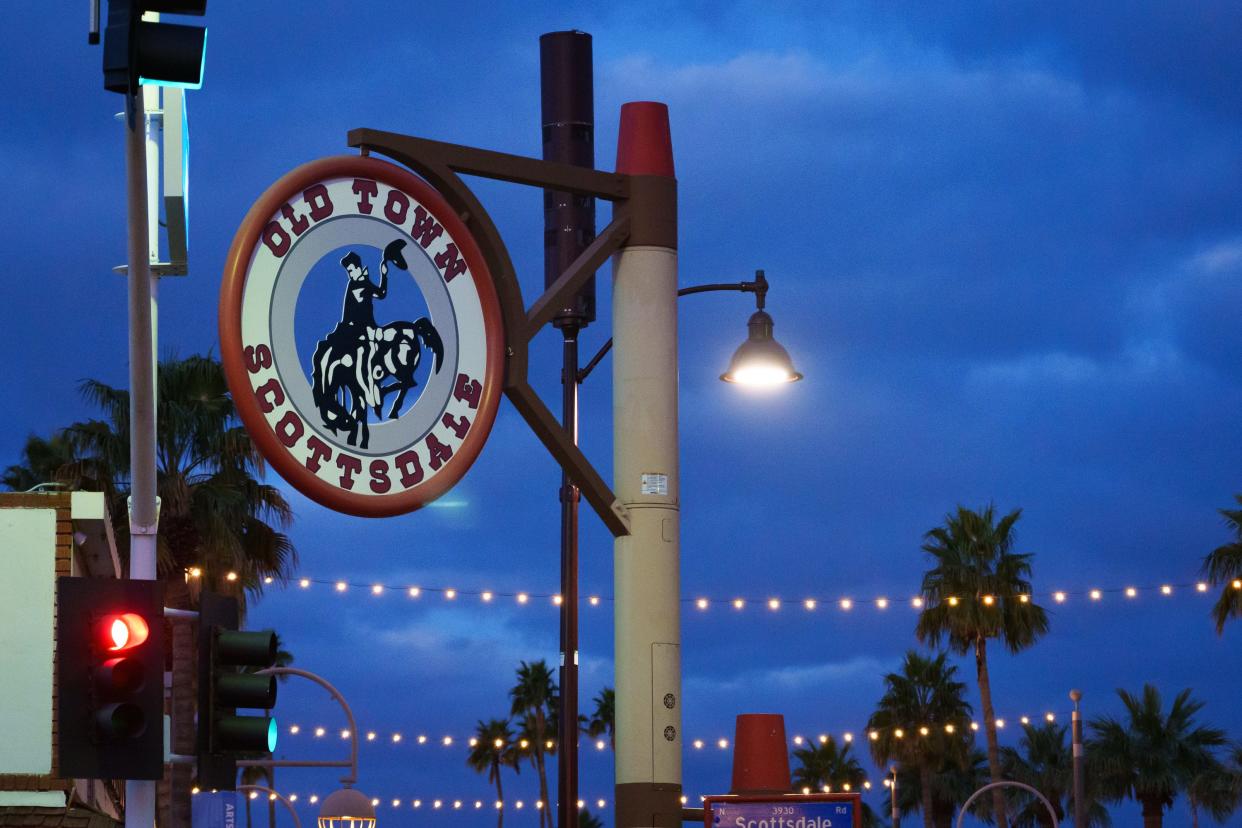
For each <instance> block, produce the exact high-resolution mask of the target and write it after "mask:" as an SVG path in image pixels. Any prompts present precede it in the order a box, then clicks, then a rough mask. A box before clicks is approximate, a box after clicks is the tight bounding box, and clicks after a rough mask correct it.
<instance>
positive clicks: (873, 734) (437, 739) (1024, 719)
mask: <svg viewBox="0 0 1242 828" xmlns="http://www.w3.org/2000/svg"><path fill="white" fill-rule="evenodd" d="M1064 716H1068V714H1067V713H1065V712H1064V711H1062V712H1061V713H1057V712H1053V711H1048V712H1046V713H1044V714H1043V715H1042V716H1027V715H1022V716H1018V717H1017V721H1018V723H1019V724H1021V725H1031V724H1035V723H1038V722H1040V721H1043V722H1047V723H1055V722H1056V721H1057V720H1058V717H1064ZM1010 721H1012V720H1006V719H1004V718H1000V717H998V718H997V719H996V727H997V728H998V729H999V730H1004V729H1005V727H1006V725H1008V724H1009V722H1010ZM942 727H943V729H944V731H945V732H946V733H950V734H952V733H956V732H957V730H958V729H959V728H969V729H970V730H971V731H974V732H978V731H979V729H980V727H981V724H980V723H979V721H978V720H971V721H966V720H963V721H961V722H958V723H947V724H944V725H942ZM286 730H287V732H288V733H289V734H290V735H291V736H311V737H312V738H316V739H323V738H327V737H328V734H329V733H333V734H334V735H339V737H340V738H341V739H349V738H350V736H351V735H352V734H351V733H350V731H349V730H348V729H333V728H328V727H324V726H323V725H315V726H303V725H300V724H291V725H289V726H288V727H287V728H286ZM886 731H888V732H890V733H891V735H892V736H893V737H894V738H897V739H903V738H906V737H907V736H909V737H910V738H918V737H925V736H929V735H931V731H932V728H931V727H930V726H926V725H923V726H918V727H914V728H912V729H911V730H910V732H908V733H907V732H906V730H904V729H903V728H901V727H892V728H887V729H881V728H864V729H863V730H861V731H859V733H860V734H861V735H860V736H858V737H857V738H864V737H865V738H867V739H870V740H872V741H874V740H877V739H879V738H880V736H881V734H882V733H884V732H886ZM358 735H359V737H360V738H361V739H362V740H363V741H365V742H371V743H376V744H389V745H415V746H430V747H436V746H439V747H445V748H449V747H453V746H455V745H456V746H461V745H465V746H467V747H471V748H473V747H476V746H477V745H478V743H479V740H478V738H477V737H474V736H469V737H461V736H454V735H443V736H429V735H427V734H426V733H419V734H417V735H414V736H409V737H407V736H406V734H405V733H404V732H403V731H399V730H385V731H382V732H381V731H376V730H367V731H359V734H358ZM855 738H856V736H855V733H854V731H851V730H839V731H834V732H821V733H818V734H817V735H814V736H807V735H803V734H801V733H795V734H794V736H793V738H792V740H791V741H792V742H793V744H794V746H795V747H803V746H814V744H815V743H816V742H818V743H819V744H827V742H828V740H829V739H839V740H840V741H842V742H844V743H846V744H849V743H851V742H853V741H854V740H855ZM580 744H582V743H580ZM687 744H688V745H689V746H690V747H691V748H692V749H694V750H697V751H702V750H708V751H710V750H712V749H713V748H714V749H716V750H728V749H729V746H730V744H731V742H730V740H729V739H727V738H725V737H717V738H714V739H691V740H689V741H688V742H687ZM592 745H593V746H594V748H595V749H596V751H605V750H607V749H608V747H609V743H608V741H607V740H604V739H595V740H593V742H592ZM513 746H514V747H516V748H517V749H518V750H519V751H527V750H530V749H531V742H530V741H529V740H527V739H516V740H514V742H513ZM497 747H503V744H498V745H497ZM555 747H556V741H555V740H553V739H548V740H546V741H545V742H544V748H545V749H546V750H553V749H554V748H555Z"/></svg>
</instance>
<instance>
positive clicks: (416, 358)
mask: <svg viewBox="0 0 1242 828" xmlns="http://www.w3.org/2000/svg"><path fill="white" fill-rule="evenodd" d="M403 247H405V240H404V239H396V240H395V241H392V242H390V243H389V244H388V246H387V247H385V248H384V258H383V261H381V262H380V267H379V271H380V279H379V284H378V285H377V284H374V283H373V282H372V281H371V275H370V272H369V271H368V270H367V268H366V267H365V266H364V265H363V263H362V257H361V256H359V255H358V254H357V253H356V252H355V251H352V250H351V251H350V252H349V253H347V254H346V255H345V256H344V257H343V258H342V259H341V267H343V268H345V273H346V275H347V276H348V282H347V283H346V286H345V301H344V303H343V306H342V308H341V321H340V323H339V324H338V325H337V326H336V328H335V329H333V331H332V333H330V334H328V335H327V336H326V337H324V338H323V339H321V340H320V341H319V345H318V346H317V347H316V348H315V356H314V361H313V368H312V371H313V374H314V382H313V388H314V395H315V396H314V399H315V407H316V408H318V409H319V416H320V417H322V418H323V424H324V427H325V428H329V429H331V430H332V431H334V432H345V433H346V434H348V435H349V436H348V443H349V445H351V446H352V445H358V446H359V447H360V448H367V446H368V444H369V443H370V439H371V430H370V428H369V427H368V426H367V420H368V417H369V415H368V412H367V409H368V408H370V409H373V410H374V411H375V416H376V418H377V419H378V418H379V417H381V416H382V414H381V409H382V407H383V404H384V400H385V398H386V397H388V395H389V394H392V393H394V392H395V393H396V395H397V396H396V397H395V398H393V401H392V404H391V406H390V407H389V409H388V419H390V420H395V419H396V418H397V416H398V415H399V414H400V413H401V406H402V405H404V404H405V395H406V393H407V392H408V391H409V390H410V389H411V388H413V387H414V386H416V385H418V381H417V380H416V379H414V372H415V371H416V370H418V365H419V362H420V361H421V359H422V349H423V348H427V349H428V350H430V351H431V353H432V354H433V355H434V356H435V360H436V361H435V370H436V371H437V372H438V371H439V370H440V368H441V366H442V365H443V363H444V343H443V342H441V341H440V334H439V333H438V332H437V331H436V327H435V325H432V324H431V320H430V319H428V318H427V317H425V316H424V317H422V318H420V319H417V320H415V321H413V322H392V323H390V324H387V325H383V326H379V325H376V324H375V310H374V306H373V303H374V300H376V299H381V300H382V299H384V298H385V297H386V296H387V295H388V265H389V263H390V262H391V263H392V264H393V265H395V266H396V267H398V268H400V269H401V270H406V269H408V268H407V266H406V263H405V257H404V256H403V255H401V249H402V248H403ZM389 380H391V382H389ZM385 383H387V384H385ZM360 433H361V440H359V436H360Z"/></svg>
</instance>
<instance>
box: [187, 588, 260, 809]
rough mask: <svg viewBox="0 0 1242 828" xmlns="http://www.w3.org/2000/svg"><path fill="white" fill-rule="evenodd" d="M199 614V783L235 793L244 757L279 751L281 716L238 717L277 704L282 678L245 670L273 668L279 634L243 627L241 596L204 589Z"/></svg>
mask: <svg viewBox="0 0 1242 828" xmlns="http://www.w3.org/2000/svg"><path fill="white" fill-rule="evenodd" d="M198 614H199V615H198V620H199V628H198V785H199V787H200V788H212V789H215V790H224V791H231V790H234V789H235V788H236V783H237V760H238V759H244V758H249V757H254V756H256V755H258V756H264V755H271V753H272V751H273V750H275V749H276V733H277V728H276V720H275V719H273V718H271V717H269V716H267V715H262V716H239V715H237V708H239V707H241V708H253V709H258V710H271V709H272V708H273V707H275V706H276V677H275V676H270V675H257V674H255V673H253V672H250V673H247V672H242V671H241V670H240V669H239V668H245V667H250V668H265V667H271V666H272V665H273V664H274V663H275V661H276V634H275V633H274V632H272V631H271V630H264V631H262V632H241V631H239V630H238V629H237V627H238V620H239V619H238V607H237V599H236V598H228V597H225V596H222V595H216V594H215V593H213V592H208V591H204V592H203V593H202V595H201V596H200V600H199V608H198Z"/></svg>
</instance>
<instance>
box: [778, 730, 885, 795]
mask: <svg viewBox="0 0 1242 828" xmlns="http://www.w3.org/2000/svg"><path fill="white" fill-rule="evenodd" d="M852 748H853V745H851V744H849V743H845V744H842V745H838V744H837V740H836V739H834V738H832V737H831V736H828V737H826V738H824V739H822V740H820V742H819V743H818V744H816V743H811V745H810V746H809V747H804V748H797V749H795V750H794V752H793V758H794V761H795V762H796V763H797V765H796V767H795V768H794V771H793V786H794V790H799V789H801V790H802V791H803V792H804V793H818V792H819V791H820V790H821V789H822V788H823V787H824V786H825V785H826V786H828V787H829V788H830V789H832V790H834V791H842V790H858V789H861V788H862V783H863V782H864V781H865V780H866V778H867V773H866V771H864V770H863V767H862V765H860V764H859V763H858V758H857V757H855V756H851V755H850V751H851V749H852ZM846 786H849V787H848V788H847V787H846Z"/></svg>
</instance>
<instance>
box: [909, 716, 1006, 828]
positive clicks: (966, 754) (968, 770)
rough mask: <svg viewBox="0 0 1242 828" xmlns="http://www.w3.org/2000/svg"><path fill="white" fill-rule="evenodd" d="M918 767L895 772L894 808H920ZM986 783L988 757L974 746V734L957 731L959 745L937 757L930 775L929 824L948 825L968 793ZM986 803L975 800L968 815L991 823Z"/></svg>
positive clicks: (920, 793) (989, 807)
mask: <svg viewBox="0 0 1242 828" xmlns="http://www.w3.org/2000/svg"><path fill="white" fill-rule="evenodd" d="M919 777H920V774H919V770H918V768H915V767H911V768H903V769H899V770H898V771H897V809H898V810H899V811H900V812H901V813H903V814H908V813H911V812H913V811H921V810H922V804H923V782H922V780H921V779H920V778H919ZM987 783H988V757H987V754H985V753H984V752H983V751H981V750H979V749H978V748H976V747H975V746H974V737H973V736H972V735H969V733H966V734H961V745H960V746H959V747H956V748H955V749H953V750H951V751H950V752H949V753H948V755H946V756H944V757H941V759H940V762H939V766H938V768H937V769H936V770H933V771H932V774H931V799H932V824H933V825H935V826H936V828H952V826H953V816H954V814H956V813H957V810H958V808H959V807H960V806H961V805H962V804H963V803H965V802H966V800H967V799H969V798H970V795H971V794H973V793H974V792H975V791H977V790H979V789H980V788H982V787H983V786H984V785H986V784H987ZM991 814H992V808H991V806H990V804H989V803H986V802H977V803H976V805H975V807H974V808H973V809H972V816H974V817H975V818H976V819H981V820H983V821H984V822H991V821H992V818H991Z"/></svg>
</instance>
